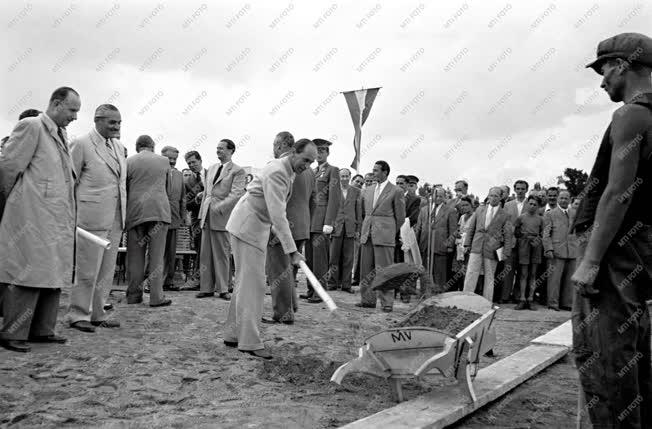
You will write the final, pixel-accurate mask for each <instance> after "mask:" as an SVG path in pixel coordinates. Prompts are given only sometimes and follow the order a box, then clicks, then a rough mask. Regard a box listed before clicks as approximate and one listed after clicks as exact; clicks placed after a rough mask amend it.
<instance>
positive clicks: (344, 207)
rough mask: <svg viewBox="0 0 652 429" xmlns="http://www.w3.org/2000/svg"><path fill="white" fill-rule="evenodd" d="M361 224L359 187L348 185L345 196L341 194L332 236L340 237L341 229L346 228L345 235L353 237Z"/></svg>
mask: <svg viewBox="0 0 652 429" xmlns="http://www.w3.org/2000/svg"><path fill="white" fill-rule="evenodd" d="M361 226H362V201H361V200H360V189H358V188H355V187H353V186H349V190H348V191H347V192H346V198H344V195H342V202H341V204H340V211H339V213H338V214H337V218H336V219H335V225H334V226H333V234H332V235H333V237H341V236H342V230H344V229H345V230H346V237H348V238H353V237H355V233H356V232H360V227H361Z"/></svg>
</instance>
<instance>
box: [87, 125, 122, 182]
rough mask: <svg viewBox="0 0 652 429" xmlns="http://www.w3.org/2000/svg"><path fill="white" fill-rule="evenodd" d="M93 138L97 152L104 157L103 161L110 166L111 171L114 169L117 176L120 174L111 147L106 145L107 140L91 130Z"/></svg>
mask: <svg viewBox="0 0 652 429" xmlns="http://www.w3.org/2000/svg"><path fill="white" fill-rule="evenodd" d="M91 140H92V141H93V144H94V145H95V152H96V153H97V156H99V157H100V158H102V161H104V162H105V163H106V165H108V166H109V168H110V169H111V171H113V174H115V175H116V176H120V173H119V172H118V165H117V161H116V159H115V158H113V156H111V154H110V153H109V148H107V147H106V140H101V139H100V137H99V136H98V135H97V133H94V132H92V131H91ZM111 146H113V142H111Z"/></svg>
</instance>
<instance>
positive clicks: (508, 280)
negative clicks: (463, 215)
mask: <svg viewBox="0 0 652 429" xmlns="http://www.w3.org/2000/svg"><path fill="white" fill-rule="evenodd" d="M529 187H530V185H529V184H528V182H526V181H525V180H517V181H516V182H514V192H515V193H516V198H515V199H513V200H511V201H507V202H506V203H505V206H504V209H505V213H507V216H508V217H509V223H510V224H511V225H512V226H514V222H516V219H517V218H518V217H519V216H520V215H522V214H523V213H524V212H525V194H526V193H527V191H528V188H529ZM517 243H518V240H517V239H516V237H514V235H513V232H512V241H511V243H509V245H508V246H509V248H510V249H511V250H512V252H511V254H512V257H511V258H510V259H508V260H505V268H504V270H505V271H504V272H505V277H504V279H503V286H502V290H501V297H500V301H498V302H499V303H505V302H507V301H509V296H510V294H512V291H514V294H513V295H514V298H517V297H518V296H520V294H519V293H518V290H515V289H516V286H517V285H518V283H519V282H516V284H514V279H515V278H519V277H518V275H517V273H519V272H520V266H519V263H518V251H517V249H518V246H517Z"/></svg>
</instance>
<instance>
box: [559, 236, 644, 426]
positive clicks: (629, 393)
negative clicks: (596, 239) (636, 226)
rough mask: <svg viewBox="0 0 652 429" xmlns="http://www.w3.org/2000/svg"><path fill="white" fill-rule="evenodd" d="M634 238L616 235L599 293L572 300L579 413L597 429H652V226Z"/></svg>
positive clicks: (605, 260) (601, 273)
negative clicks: (651, 308)
mask: <svg viewBox="0 0 652 429" xmlns="http://www.w3.org/2000/svg"><path fill="white" fill-rule="evenodd" d="M630 235H631V233H628V231H625V232H624V233H623V232H620V233H618V234H617V235H616V238H615V239H614V240H613V242H612V245H611V246H610V247H609V249H608V250H607V253H606V254H605V256H604V258H603V260H602V263H601V265H600V269H599V271H598V274H597V278H596V282H595V285H596V287H597V288H598V289H599V291H600V292H599V293H598V294H597V295H593V296H591V297H589V298H585V297H582V296H581V295H580V294H579V292H578V289H576V290H575V297H574V300H573V310H572V315H571V319H572V324H573V351H574V353H575V362H576V366H577V369H578V372H579V378H580V383H581V387H582V391H583V394H584V399H585V403H586V405H585V406H584V407H583V408H582V409H581V410H580V412H582V413H588V415H589V417H590V419H591V423H592V424H593V426H594V427H595V428H650V427H652V374H651V368H650V366H651V365H652V362H651V358H652V357H651V356H650V315H649V312H648V307H647V305H646V302H645V301H646V300H648V299H650V298H651V297H652V285H651V279H652V240H651V237H652V226H644V227H643V228H642V229H640V230H639V231H638V232H636V233H635V234H634V235H633V236H630ZM580 242H585V240H580ZM578 262H579V261H578ZM581 393H582V392H581Z"/></svg>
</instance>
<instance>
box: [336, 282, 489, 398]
mask: <svg viewBox="0 0 652 429" xmlns="http://www.w3.org/2000/svg"><path fill="white" fill-rule="evenodd" d="M457 294H463V293H460V292H451V293H448V294H442V295H454V296H453V297H454V298H459V297H455V295H457ZM471 295H474V296H471ZM445 298H447V297H445ZM461 298H464V297H463V296H462V297H461ZM478 298H479V299H482V300H484V298H482V297H481V296H478V295H475V294H469V301H474V303H472V305H471V307H474V308H475V311H477V309H478ZM456 300H457V301H459V299H456ZM484 301H486V302H487V303H488V304H489V309H488V310H487V311H486V312H485V313H484V314H482V315H480V314H479V315H478V319H476V320H475V321H474V322H473V323H471V324H470V325H468V326H467V327H466V328H464V329H463V330H462V331H461V332H459V333H458V334H457V335H455V336H451V335H449V334H448V333H446V332H443V331H440V330H437V329H434V328H428V327H422V326H414V327H402V328H390V329H386V330H384V331H381V332H378V333H376V334H374V335H372V336H370V337H368V338H367V339H366V340H365V343H364V345H363V346H362V347H360V349H359V350H358V357H357V358H355V359H353V360H351V361H349V362H347V363H345V364H344V365H342V366H340V367H339V368H338V369H337V370H336V371H335V372H334V373H333V376H332V377H331V381H333V382H335V383H338V384H341V383H342V380H343V379H344V377H346V375H348V374H350V373H354V372H360V373H364V374H369V375H373V376H376V377H380V378H384V379H386V380H388V382H389V385H390V388H391V391H392V396H393V398H394V400H395V401H397V402H402V401H404V400H405V397H404V395H403V387H402V382H403V381H404V380H408V379H420V378H421V377H424V376H426V375H439V376H443V377H446V378H451V379H456V380H457V384H458V385H459V386H460V387H461V389H462V391H463V392H464V393H465V395H466V396H467V398H468V399H469V400H470V401H472V402H475V401H476V395H475V391H474V389H473V383H472V380H473V378H474V377H475V375H476V374H477V371H478V364H479V362H480V357H481V356H482V355H484V354H485V353H487V352H488V351H489V350H491V349H492V348H493V347H494V346H495V344H496V336H495V332H494V331H493V330H492V329H491V325H492V323H493V320H494V317H495V315H496V310H497V309H498V307H492V306H491V303H490V302H488V301H487V300H484ZM458 307H459V306H458ZM485 307H486V304H485ZM471 311H474V310H471Z"/></svg>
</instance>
